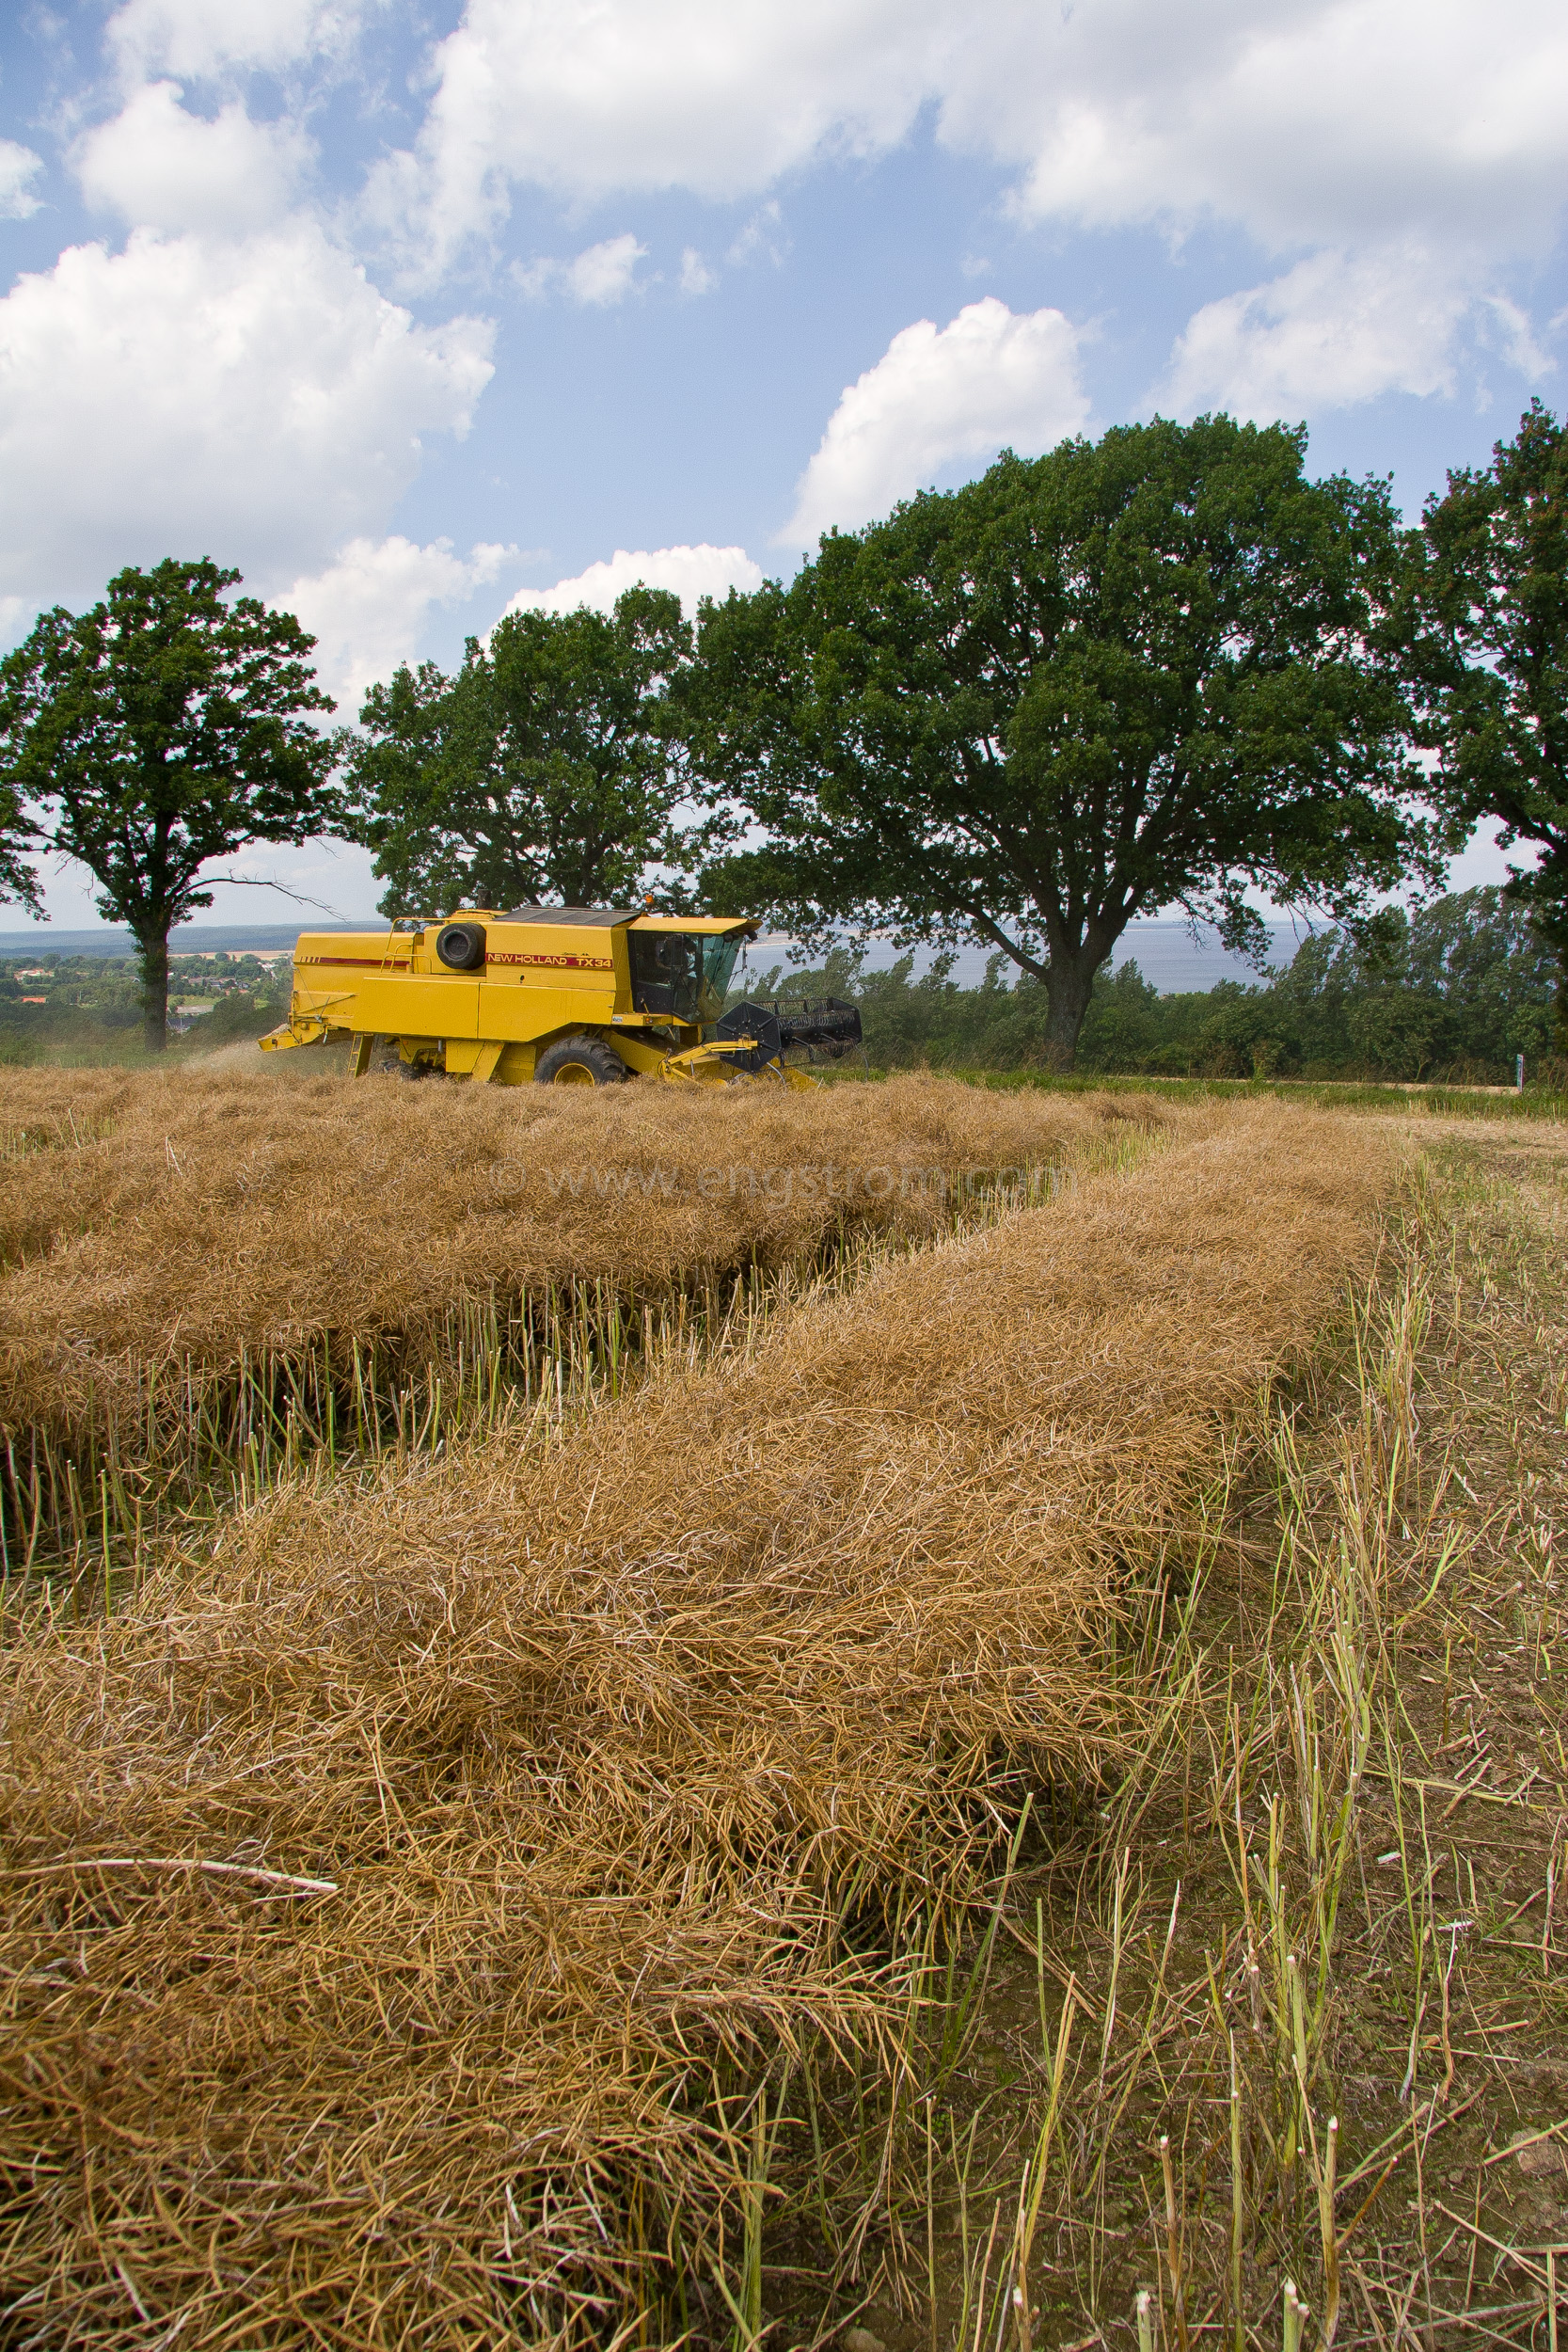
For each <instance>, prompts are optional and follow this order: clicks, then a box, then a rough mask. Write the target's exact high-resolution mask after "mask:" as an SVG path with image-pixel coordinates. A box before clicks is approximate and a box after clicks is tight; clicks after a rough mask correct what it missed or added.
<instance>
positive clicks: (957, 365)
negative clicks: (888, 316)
mask: <svg viewBox="0 0 1568 2352" xmlns="http://www.w3.org/2000/svg"><path fill="white" fill-rule="evenodd" d="M1080 340H1081V339H1080V335H1079V331H1078V329H1077V328H1076V327H1075V326H1072V324H1071V323H1070V321H1069V320H1068V319H1066V318H1064V317H1063V315H1062V313H1061V311H1060V310H1031V311H1025V312H1023V313H1022V314H1015V313H1014V312H1013V311H1011V310H1008V308H1007V306H1006V303H1005V302H999V301H998V300H997V299H996V296H995V295H994V294H988V295H987V296H986V297H985V299H984V300H983V301H980V302H971V303H969V304H967V305H966V306H965V308H964V309H963V310H960V311H959V312H958V317H957V318H956V319H954V320H953V321H952V322H951V324H950V325H948V326H944V327H942V328H940V329H939V328H938V327H937V326H935V325H934V324H933V322H932V321H931V320H930V319H920V320H917V321H916V323H915V325H914V326H906V327H905V328H904V329H903V331H902V332H901V333H900V334H897V335H895V337H894V339H893V341H892V342H891V343H889V345H888V347H887V350H886V351H885V352H884V353H883V355H882V357H881V358H880V359H879V360H878V362H877V364H876V366H875V367H874V368H868V369H867V371H866V373H864V374H863V376H860V377H859V378H858V379H857V380H856V382H854V383H853V384H851V385H849V386H847V389H845V391H844V393H843V394H842V396H841V398H840V400H839V404H838V406H837V407H836V408H835V409H834V411H833V413H832V418H831V419H830V420H829V423H828V429H827V432H826V433H825V434H824V435H823V437H822V441H821V446H820V447H819V448H818V450H817V452H816V456H815V457H813V459H812V461H811V463H810V465H809V466H808V467H807V468H806V470H805V472H804V473H803V474H802V475H801V477H800V484H799V485H798V488H797V492H796V506H795V513H794V515H793V516H792V517H791V519H790V521H789V523H788V524H787V525H786V527H785V528H784V530H783V531H782V532H780V533H779V534H778V536H779V544H780V545H781V546H787V547H809V546H810V545H811V544H812V542H813V541H814V540H815V539H816V537H817V535H818V533H819V532H823V531H826V530H827V529H829V527H830V526H831V525H832V524H835V523H836V524H838V525H839V527H840V528H841V529H846V530H847V529H853V528H854V526H855V525H857V524H859V523H863V522H868V521H870V520H871V519H872V518H873V517H874V516H879V515H883V514H885V513H886V512H887V510H888V509H889V508H890V507H891V506H893V505H894V504H895V501H897V500H899V499H901V498H907V497H908V496H909V495H910V494H911V491H914V490H917V489H920V488H922V487H924V486H925V485H928V484H929V483H930V482H931V481H932V480H933V479H934V478H935V477H936V476H937V475H938V474H940V473H941V472H942V470H943V469H945V468H947V467H949V466H951V465H953V464H954V463H955V462H957V461H958V460H960V459H961V460H964V461H967V462H974V461H976V460H979V459H983V458H988V457H991V456H993V455H994V454H995V453H996V452H997V451H998V450H999V449H1001V448H1003V447H1004V446H1007V445H1010V446H1011V447H1012V448H1014V449H1016V450H1018V451H1019V453H1021V454H1022V455H1024V456H1037V455H1038V454H1039V453H1040V452H1041V451H1042V450H1045V449H1050V448H1051V447H1053V444H1054V443H1056V442H1057V441H1060V440H1062V439H1064V438H1065V437H1067V436H1068V435H1069V434H1071V433H1075V432H1077V431H1079V430H1080V428H1081V427H1082V426H1083V424H1084V422H1085V419H1086V418H1087V416H1088V399H1087V396H1086V395H1085V390H1084V387H1083V383H1082V379H1081V377H1080V373H1079V364H1078V361H1079V344H1080Z"/></svg>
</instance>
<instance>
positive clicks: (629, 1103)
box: [0, 1072, 1205, 1559]
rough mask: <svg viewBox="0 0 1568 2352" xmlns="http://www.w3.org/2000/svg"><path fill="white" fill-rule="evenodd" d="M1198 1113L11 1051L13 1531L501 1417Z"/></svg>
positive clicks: (0, 1409)
mask: <svg viewBox="0 0 1568 2352" xmlns="http://www.w3.org/2000/svg"><path fill="white" fill-rule="evenodd" d="M1204 1115H1205V1114H1202V1113H1200V1114H1199V1116H1200V1117H1201V1116H1204ZM1180 1116H1182V1115H1178V1120H1179V1119H1180ZM1178 1120H1172V1118H1171V1116H1170V1115H1169V1114H1167V1113H1165V1112H1164V1111H1162V1110H1159V1109H1156V1108H1154V1107H1152V1106H1151V1105H1148V1104H1138V1103H1136V1102H1134V1103H1132V1104H1113V1103H1111V1102H1109V1101H1108V1100H1107V1101H1101V1100H1099V1099H1097V1098H1095V1097H1087V1098H1075V1099H1074V1100H1072V1101H1070V1102H1057V1101H1054V1100H1052V1099H1051V1098H1048V1097H1041V1096H1038V1095H1002V1094H996V1093H991V1092H988V1091H985V1090H981V1089H974V1088H970V1087H966V1086H964V1085H962V1084H959V1083H958V1082H956V1081H952V1080H942V1079H932V1078H904V1079H899V1080H896V1081H895V1082H894V1083H893V1084H891V1085H888V1086H855V1085H850V1086H844V1087H838V1088H834V1089H830V1090H826V1091H824V1092H822V1093H820V1094H817V1095H815V1096H809V1097H806V1096H800V1095H793V1094H792V1095H787V1096H783V1095H778V1094H775V1093H774V1092H772V1091H771V1090H767V1091H764V1090H763V1089H758V1088H751V1087H748V1088H738V1087H737V1088H735V1089H727V1090H724V1091H723V1092H719V1091H717V1090H714V1091H708V1090H701V1091H698V1090H696V1089H689V1090H688V1091H686V1092H684V1093H682V1092H679V1091H677V1090H675V1089H659V1088H654V1087H652V1086H649V1087H646V1088H643V1087H635V1088H627V1089H625V1090H624V1091H621V1090H616V1091H615V1092H614V1093H613V1094H612V1095H610V1096H606V1095H603V1094H594V1093H590V1094H580V1093H578V1091H577V1090H576V1089H546V1088H527V1089H518V1090H511V1089H508V1090H505V1091H502V1092H496V1091H493V1090H488V1089H474V1090H466V1089H456V1088H441V1087H436V1086H425V1087H413V1088H411V1087H402V1086H398V1085H395V1084H394V1083H392V1082H390V1081H368V1082H366V1083H365V1084H363V1085H359V1086H351V1085H350V1084H348V1083H346V1082H345V1081H344V1080H343V1079H341V1077H332V1076H325V1077H322V1078H319V1079H316V1080H313V1081H311V1082H309V1084H303V1085H298V1086H295V1087H293V1088H289V1089H279V1088H277V1087H274V1086H271V1085H269V1084H267V1083H266V1082H265V1081H264V1080H259V1079H254V1078H250V1077H247V1076H243V1075H234V1076H211V1075H204V1074H201V1073H185V1072H172V1073H154V1074H152V1075H150V1076H147V1075H139V1076H135V1077H130V1078H128V1077H125V1076H124V1075H122V1074H120V1073H101V1072H100V1073H68V1072H19V1073H0V1127H3V1128H4V1130H5V1132H6V1133H7V1135H8V1138H9V1145H10V1149H9V1152H8V1156H6V1157H4V1158H0V1258H3V1261H4V1263H5V1266H6V1269H7V1270H6V1271H5V1272H4V1274H3V1275H0V1438H4V1439H5V1440H6V1441H7V1442H8V1445H9V1448H10V1453H9V1456H8V1462H7V1463H6V1465H5V1466H4V1468H5V1470H7V1471H8V1476H3V1477H0V1487H4V1489H5V1498H4V1499H5V1502H6V1505H7V1510H6V1519H7V1523H8V1540H9V1542H10V1543H11V1544H12V1545H13V1546H14V1547H15V1548H16V1549H18V1550H19V1551H20V1553H21V1554H22V1555H23V1556H24V1557H26V1558H28V1559H31V1558H33V1556H34V1554H35V1552H36V1550H37V1547H38V1545H39V1543H40V1531H42V1533H43V1535H44V1537H45V1540H44V1542H43V1555H42V1556H45V1557H47V1556H48V1555H49V1551H50V1549H51V1546H50V1543H49V1541H48V1540H47V1536H48V1534H49V1531H53V1532H54V1537H55V1545H56V1546H57V1545H59V1544H61V1543H63V1544H64V1545H65V1547H66V1549H68V1550H69V1549H71V1547H72V1546H74V1547H75V1549H76V1552H77V1556H78V1557H80V1556H81V1553H82V1550H83V1549H84V1547H85V1546H87V1544H88V1542H89V1539H90V1541H92V1542H97V1541H98V1540H99V1530H100V1521H101V1520H102V1521H103V1524H104V1525H105V1526H107V1525H108V1523H109V1522H110V1520H111V1518H113V1520H114V1523H115V1525H116V1527H120V1528H124V1529H129V1528H130V1527H131V1526H132V1525H133V1524H135V1522H136V1519H137V1514H138V1512H139V1509H140V1508H141V1507H142V1506H143V1505H144V1504H145V1505H146V1506H147V1507H149V1508H150V1506H151V1502H152V1499H153V1498H152V1494H151V1492H150V1491H144V1487H145V1483H146V1482H145V1480H144V1481H143V1482H142V1484H141V1485H138V1484H137V1474H138V1473H139V1472H142V1471H144V1470H156V1469H157V1468H159V1467H160V1466H169V1465H173V1466H174V1467H175V1468H176V1469H178V1470H181V1471H182V1473H184V1472H186V1471H188V1470H190V1469H191V1468H192V1467H193V1465H196V1466H198V1465H199V1462H200V1460H201V1459H212V1458H214V1457H215V1458H222V1457H224V1456H226V1455H230V1454H231V1455H237V1456H241V1457H245V1455H246V1454H248V1452H249V1450H250V1449H251V1448H252V1446H253V1445H254V1447H255V1448H256V1449H258V1451H259V1452H261V1453H267V1452H269V1451H270V1452H272V1453H277V1452H282V1453H283V1454H285V1455H286V1456H287V1457H288V1458H290V1459H293V1455H294V1454H296V1453H297V1451H298V1450H299V1443H300V1433H301V1432H302V1431H304V1432H307V1433H309V1437H310V1438H312V1439H313V1440H314V1441H317V1442H326V1441H329V1440H331V1441H332V1442H333V1443H334V1449H335V1431H336V1429H337V1428H339V1427H347V1428H349V1429H351V1430H352V1432H353V1437H352V1438H351V1439H350V1442H357V1443H358V1444H359V1445H360V1446H361V1447H363V1445H364V1444H365V1443H366V1442H367V1430H368V1429H369V1431H370V1433H371V1435H372V1438H373V1435H374V1432H375V1430H376V1429H377V1428H381V1427H385V1426H395V1427H396V1428H397V1429H398V1430H399V1431H400V1432H401V1431H402V1430H403V1429H404V1425H405V1422H407V1423H408V1424H409V1425H414V1424H418V1423H420V1422H425V1423H427V1424H428V1423H429V1422H430V1416H431V1414H432V1412H435V1413H436V1426H435V1434H436V1435H437V1436H438V1435H442V1434H448V1427H447V1424H448V1422H450V1419H451V1411H452V1406H453V1400H454V1397H456V1396H458V1395H460V1394H461V1393H463V1392H464V1391H466V1390H473V1391H478V1392H480V1394H481V1395H482V1397H483V1402H484V1403H485V1404H486V1405H487V1406H488V1405H493V1403H494V1398H495V1387H496V1381H497V1379H498V1377H499V1375H501V1374H502V1373H509V1374H511V1375H515V1377H516V1378H517V1379H519V1380H520V1381H521V1383H522V1385H524V1386H525V1387H528V1386H529V1385H530V1384H531V1383H536V1382H537V1380H538V1378H539V1376H540V1375H541V1373H542V1371H544V1370H549V1369H553V1368H554V1367H557V1366H558V1365H559V1362H560V1359H561V1358H562V1355H563V1354H570V1353H571V1351H572V1350H573V1348H575V1349H576V1351H577V1354H578V1357H579V1358H583V1359H589V1358H592V1359H594V1360H595V1361H598V1360H599V1359H603V1358H604V1357H606V1356H607V1355H608V1356H615V1355H617V1352H618V1351H620V1352H625V1351H626V1350H628V1349H631V1350H635V1349H636V1348H637V1347H638V1346H640V1345H641V1342H642V1339H643V1337H644V1336H645V1329H644V1315H645V1313H647V1312H651V1313H652V1314H653V1316H654V1317H655V1320H656V1322H660V1321H661V1319H662V1318H663V1317H664V1316H665V1314H666V1313H667V1311H669V1310H670V1309H671V1307H672V1304H673V1302H677V1301H683V1302H689V1301H692V1300H699V1301H702V1302H704V1304H703V1306H702V1310H701V1311H702V1312H703V1313H705V1314H706V1313H708V1312H710V1311H711V1312H717V1313H718V1314H719V1315H720V1316H721V1315H722V1313H723V1312H724V1311H725V1308H726V1306H727V1304H728V1302H729V1297H730V1289H729V1287H727V1286H733V1284H734V1282H735V1280H736V1278H737V1277H749V1276H753V1275H755V1274H756V1273H757V1272H759V1271H760V1272H761V1273H762V1274H764V1275H767V1274H768V1273H769V1272H776V1271H777V1270H778V1269H780V1268H782V1267H786V1266H792V1267H796V1268H805V1267H809V1266H811V1265H814V1264H816V1263H820V1261H821V1259H822V1256H823V1254H824V1253H825V1252H828V1251H831V1250H832V1248H836V1247H838V1246H840V1245H841V1244H842V1242H843V1241H844V1239H845V1238H846V1237H853V1236H856V1235H860V1236H869V1235H880V1236H884V1237H887V1238H889V1239H891V1240H896V1241H902V1242H907V1243H908V1242H915V1241H920V1240H925V1239H928V1238H930V1237H931V1236H932V1235H933V1234H936V1233H938V1232H943V1231H946V1230H950V1228H951V1226H952V1224H953V1222H954V1220H955V1217H958V1216H962V1215H963V1214H964V1212H965V1210H966V1208H973V1207H974V1204H975V1201H976V1200H977V1198H978V1197H979V1196H980V1195H981V1194H983V1193H984V1192H985V1191H986V1190H987V1189H988V1188H990V1189H995V1188H996V1187H997V1186H998V1185H999V1184H1000V1185H1001V1186H1002V1187H1003V1188H1004V1189H1006V1187H1007V1186H1009V1185H1010V1186H1012V1187H1014V1188H1015V1189H1017V1188H1022V1189H1023V1190H1024V1191H1025V1192H1027V1190H1028V1189H1029V1187H1031V1186H1034V1187H1036V1188H1037V1189H1039V1188H1044V1189H1049V1188H1050V1186H1051V1184H1052V1183H1053V1180H1054V1176H1055V1174H1057V1173H1059V1172H1060V1171H1063V1170H1065V1169H1067V1168H1071V1167H1075V1166H1079V1165H1083V1164H1085V1162H1086V1161H1092V1160H1094V1159H1095V1158H1096V1157H1099V1158H1103V1157H1105V1156H1107V1155H1108V1154H1109V1153H1111V1152H1114V1150H1115V1147H1116V1139H1117V1137H1125V1136H1129V1135H1133V1136H1135V1135H1137V1134H1138V1133H1139V1132H1144V1133H1148V1132H1149V1131H1150V1130H1159V1131H1160V1132H1165V1131H1171V1132H1174V1131H1175V1126H1176V1124H1177V1123H1178ZM683 1327H684V1326H683ZM545 1359H548V1363H547V1364H546V1362H545ZM611 1368H612V1369H613V1366H612V1367H611ZM554 1376H555V1377H556V1378H557V1379H558V1380H559V1378H560V1374H559V1371H558V1370H555V1371H554ZM416 1379H418V1380H420V1381H421V1382H422V1394H421V1397H420V1402H419V1405H418V1406H417V1407H416V1406H414V1405H413V1403H412V1399H411V1398H410V1408H409V1411H408V1412H407V1414H406V1415H405V1414H404V1390H405V1389H407V1387H408V1384H409V1383H410V1382H412V1381H414V1380H416ZM437 1381H439V1382H441V1383H442V1384H443V1394H442V1397H441V1398H440V1400H439V1402H437V1399H436V1383H437ZM472 1402H473V1399H472V1397H470V1398H469V1403H470V1405H471V1404H472Z"/></svg>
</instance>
